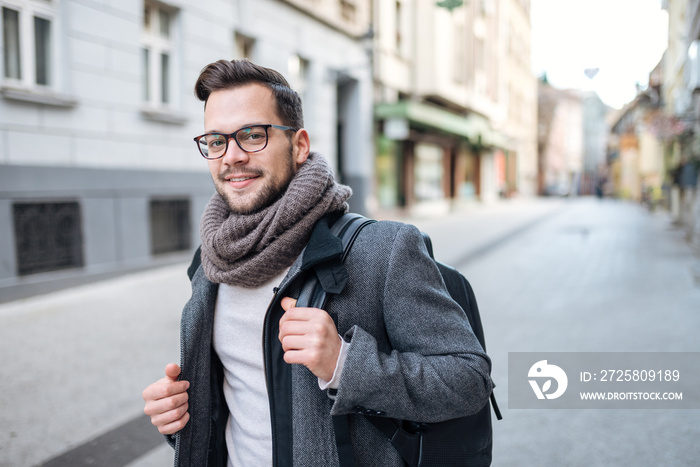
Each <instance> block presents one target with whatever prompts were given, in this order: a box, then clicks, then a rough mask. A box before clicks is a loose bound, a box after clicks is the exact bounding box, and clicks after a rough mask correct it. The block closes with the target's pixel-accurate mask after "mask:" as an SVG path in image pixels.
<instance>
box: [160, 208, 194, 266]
mask: <svg viewBox="0 0 700 467" xmlns="http://www.w3.org/2000/svg"><path fill="white" fill-rule="evenodd" d="M150 211H151V252H152V253H153V254H154V255H157V254H162V253H170V252H175V251H182V250H188V249H189V248H190V245H191V226H190V202H189V200H186V199H166V200H151V209H150Z"/></svg>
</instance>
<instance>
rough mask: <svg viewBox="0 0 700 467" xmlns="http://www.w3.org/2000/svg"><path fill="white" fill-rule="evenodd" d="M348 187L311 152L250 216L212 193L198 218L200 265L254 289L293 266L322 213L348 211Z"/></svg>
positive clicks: (212, 276)
mask: <svg viewBox="0 0 700 467" xmlns="http://www.w3.org/2000/svg"><path fill="white" fill-rule="evenodd" d="M351 194H352V190H351V189H350V187H347V186H345V185H340V184H338V183H336V182H335V178H334V176H333V171H332V170H331V168H330V166H329V165H328V163H327V162H326V161H325V159H324V158H323V156H321V155H320V154H316V153H311V154H309V157H308V159H307V160H306V162H304V163H303V164H302V165H301V167H300V168H299V171H298V172H297V173H296V175H295V176H294V178H293V179H292V181H291V182H290V184H289V186H288V187H287V190H286V191H285V193H284V194H283V195H282V196H281V197H280V198H279V199H278V200H277V201H275V202H274V203H273V204H271V205H270V206H268V207H266V208H264V209H262V210H260V211H258V212H256V213H253V214H247V215H240V214H234V213H232V212H231V211H230V210H229V208H228V206H227V205H226V202H225V201H224V200H223V199H222V198H221V196H220V195H219V194H218V193H216V194H215V195H214V196H213V197H212V198H211V200H210V201H209V204H208V205H207V207H206V209H205V210H204V215H203V216H202V224H201V228H200V233H201V236H202V266H203V268H204V274H205V275H206V276H207V278H208V279H209V280H210V281H212V282H215V283H224V284H229V285H238V286H241V287H251V288H252V287H258V286H260V285H262V284H264V283H265V282H267V281H269V280H270V279H272V278H273V277H274V276H276V275H277V274H279V273H280V271H282V270H283V269H285V268H288V267H289V266H291V265H292V263H293V262H294V260H296V258H297V257H298V256H299V254H300V253H301V251H302V250H303V249H304V247H305V246H306V243H307V242H308V241H309V237H310V236H311V231H312V230H313V227H314V225H315V224H316V222H317V221H318V220H319V219H320V218H321V217H323V216H324V215H325V214H327V213H330V212H336V211H343V212H345V211H347V210H348V205H347V203H346V200H347V199H348V198H349V197H350V195H351Z"/></svg>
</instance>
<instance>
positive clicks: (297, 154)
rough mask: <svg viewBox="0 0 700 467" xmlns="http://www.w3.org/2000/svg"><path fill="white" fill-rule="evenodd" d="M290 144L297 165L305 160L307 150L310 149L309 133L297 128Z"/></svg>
mask: <svg viewBox="0 0 700 467" xmlns="http://www.w3.org/2000/svg"><path fill="white" fill-rule="evenodd" d="M292 146H293V148H294V162H296V163H297V166H299V165H301V164H303V163H304V162H306V159H307V158H308V157H309V151H310V150H311V141H310V140H309V133H308V132H307V131H306V130H305V129H303V128H302V129H300V130H297V132H296V134H295V135H294V137H293V138H292Z"/></svg>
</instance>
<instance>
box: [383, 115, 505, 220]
mask: <svg viewBox="0 0 700 467" xmlns="http://www.w3.org/2000/svg"><path fill="white" fill-rule="evenodd" d="M375 118H376V121H377V133H376V134H377V145H376V147H377V159H376V160H377V162H376V173H377V187H378V189H377V196H378V203H379V206H380V208H384V209H386V208H396V207H400V208H410V209H423V208H427V209H440V210H448V209H450V207H451V206H452V205H454V204H456V203H463V202H470V201H475V200H484V199H488V198H493V197H497V196H499V195H500V194H502V192H507V191H508V179H509V178H514V177H510V176H509V174H511V173H512V174H514V173H515V171H514V162H513V160H512V159H513V155H512V154H510V153H508V151H506V150H504V149H503V146H504V145H503V144H501V141H503V140H504V138H502V137H501V136H500V135H499V134H498V133H496V132H495V131H493V130H492V129H491V126H490V124H489V122H488V120H487V119H486V118H485V117H483V116H481V115H478V114H476V113H471V114H467V115H460V114H457V113H455V112H452V111H450V110H447V109H444V108H441V107H439V106H437V105H434V104H428V103H421V102H413V101H399V102H396V103H392V104H379V105H377V106H375Z"/></svg>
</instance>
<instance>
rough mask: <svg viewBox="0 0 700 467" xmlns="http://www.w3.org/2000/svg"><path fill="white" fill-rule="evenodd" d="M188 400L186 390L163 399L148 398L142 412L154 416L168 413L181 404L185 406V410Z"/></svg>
mask: <svg viewBox="0 0 700 467" xmlns="http://www.w3.org/2000/svg"><path fill="white" fill-rule="evenodd" d="M188 400H189V396H188V394H187V393H186V392H183V393H180V394H176V395H174V396H170V397H166V398H164V399H157V400H149V401H148V402H146V406H145V407H144V409H143V412H144V413H145V414H146V415H148V416H149V417H154V416H159V415H161V414H165V413H168V412H170V411H172V410H175V409H178V408H181V407H183V406H184V407H185V409H184V410H185V411H186V410H187V404H188V402H187V401H188ZM180 415H182V414H180ZM171 421H172V420H171Z"/></svg>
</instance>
